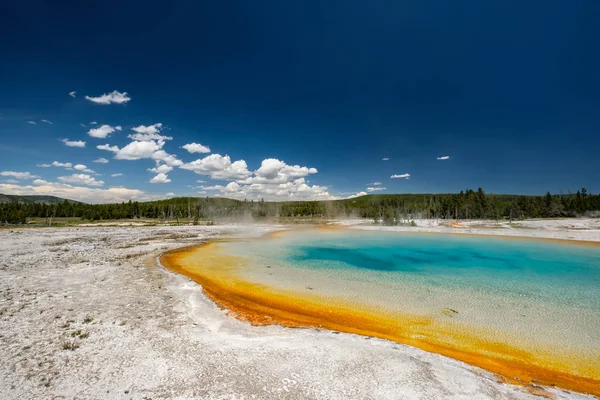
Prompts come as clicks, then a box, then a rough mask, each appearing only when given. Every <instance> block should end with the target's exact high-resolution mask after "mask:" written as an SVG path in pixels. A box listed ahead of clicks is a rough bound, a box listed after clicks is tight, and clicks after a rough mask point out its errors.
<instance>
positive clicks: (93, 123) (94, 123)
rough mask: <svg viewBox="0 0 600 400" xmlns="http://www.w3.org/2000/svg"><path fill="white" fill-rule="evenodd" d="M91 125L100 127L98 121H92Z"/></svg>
mask: <svg viewBox="0 0 600 400" xmlns="http://www.w3.org/2000/svg"><path fill="white" fill-rule="evenodd" d="M90 125H98V123H97V122H96V121H92V122H90Z"/></svg>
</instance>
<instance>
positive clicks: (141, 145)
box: [96, 140, 165, 160]
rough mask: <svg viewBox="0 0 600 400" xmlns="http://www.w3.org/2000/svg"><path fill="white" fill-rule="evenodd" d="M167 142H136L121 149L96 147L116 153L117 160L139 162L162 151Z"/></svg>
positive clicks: (104, 145) (103, 146)
mask: <svg viewBox="0 0 600 400" xmlns="http://www.w3.org/2000/svg"><path fill="white" fill-rule="evenodd" d="M164 144H165V142H160V141H159V142H155V141H154V140H150V141H147V142H139V141H137V140H136V141H134V142H131V143H129V144H128V145H127V146H125V147H123V148H122V149H119V148H118V147H117V146H110V145H108V144H103V145H100V146H96V148H97V149H99V150H107V151H112V152H113V153H115V158H116V159H118V160H139V159H142V158H151V157H152V155H153V154H154V153H155V152H156V151H158V150H160V149H161V148H162V147H163V145H164Z"/></svg>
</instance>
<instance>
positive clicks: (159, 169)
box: [148, 164, 173, 174]
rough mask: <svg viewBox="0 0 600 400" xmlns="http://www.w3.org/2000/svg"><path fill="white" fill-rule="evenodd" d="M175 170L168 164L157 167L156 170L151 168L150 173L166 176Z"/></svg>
mask: <svg viewBox="0 0 600 400" xmlns="http://www.w3.org/2000/svg"><path fill="white" fill-rule="evenodd" d="M172 170H173V167H170V166H168V165H166V164H161V165H157V166H156V167H154V168H149V169H148V171H151V172H154V173H156V174H161V173H162V174H166V173H169V172H171V171H172Z"/></svg>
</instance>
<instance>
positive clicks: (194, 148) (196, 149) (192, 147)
mask: <svg viewBox="0 0 600 400" xmlns="http://www.w3.org/2000/svg"><path fill="white" fill-rule="evenodd" d="M181 148H183V149H185V150H187V151H188V152H189V153H210V148H209V147H208V146H204V145H201V144H200V143H188V144H186V145H183V146H181Z"/></svg>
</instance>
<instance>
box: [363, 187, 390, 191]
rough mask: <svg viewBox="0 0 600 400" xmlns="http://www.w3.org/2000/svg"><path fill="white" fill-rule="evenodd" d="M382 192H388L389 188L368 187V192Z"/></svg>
mask: <svg viewBox="0 0 600 400" xmlns="http://www.w3.org/2000/svg"><path fill="white" fill-rule="evenodd" d="M381 190H387V188H384V187H381V186H378V187H368V188H367V192H379V191H381Z"/></svg>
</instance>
